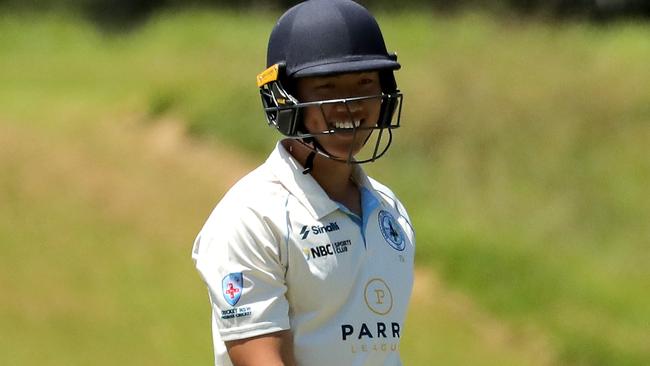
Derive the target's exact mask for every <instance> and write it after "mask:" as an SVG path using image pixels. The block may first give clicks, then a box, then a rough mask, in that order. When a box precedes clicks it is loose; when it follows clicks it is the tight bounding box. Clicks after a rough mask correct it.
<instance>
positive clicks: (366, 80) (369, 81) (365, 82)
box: [359, 78, 375, 86]
mask: <svg viewBox="0 0 650 366" xmlns="http://www.w3.org/2000/svg"><path fill="white" fill-rule="evenodd" d="M374 83H375V80H374V79H371V78H363V79H361V80H359V85H364V86H365V85H372V84H374Z"/></svg>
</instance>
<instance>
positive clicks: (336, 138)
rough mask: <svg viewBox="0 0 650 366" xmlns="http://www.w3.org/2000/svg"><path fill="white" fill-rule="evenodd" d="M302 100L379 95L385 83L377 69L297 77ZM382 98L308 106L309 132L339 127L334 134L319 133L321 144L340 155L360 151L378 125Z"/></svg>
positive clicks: (298, 92) (298, 90) (305, 111)
mask: <svg viewBox="0 0 650 366" xmlns="http://www.w3.org/2000/svg"><path fill="white" fill-rule="evenodd" d="M296 88H297V96H298V100H299V101H300V102H303V103H304V102H315V101H322V100H331V99H343V98H354V97H365V96H379V95H380V94H381V85H380V82H379V73H378V72H376V71H371V72H361V73H348V74H340V75H334V76H317V77H306V78H300V79H297V84H296ZM380 109H381V98H379V97H377V98H370V99H364V100H359V101H352V102H347V103H326V104H323V105H322V106H321V107H319V106H313V107H308V108H306V109H305V110H304V114H303V118H304V120H303V121H304V126H305V128H306V129H307V132H309V133H316V134H317V133H320V132H322V131H327V130H336V133H334V134H328V135H321V136H317V137H315V138H316V140H317V141H318V142H319V143H320V145H321V146H322V147H323V148H324V149H325V150H326V151H327V152H328V153H330V154H332V155H334V156H335V157H337V158H341V159H347V158H348V157H349V156H350V154H351V155H352V156H354V155H355V154H357V153H358V152H359V151H360V150H361V148H362V147H363V145H364V143H365V142H366V140H367V139H368V137H369V136H370V134H371V133H372V131H373V130H372V129H370V128H372V127H375V126H376V125H377V121H378V120H379V114H380Z"/></svg>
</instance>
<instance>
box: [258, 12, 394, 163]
mask: <svg viewBox="0 0 650 366" xmlns="http://www.w3.org/2000/svg"><path fill="white" fill-rule="evenodd" d="M266 63H267V69H266V70H264V71H263V72H262V73H260V74H259V75H258V76H257V85H258V87H259V88H260V94H261V97H262V104H263V106H264V110H265V113H266V117H267V121H268V123H269V125H271V126H273V127H275V128H277V129H278V130H279V131H280V132H281V133H282V134H283V135H285V136H286V137H289V138H295V139H300V140H301V141H307V142H310V143H311V145H313V141H314V139H313V137H315V136H316V135H320V134H331V133H336V132H337V131H336V129H335V128H332V129H331V130H328V131H322V132H321V133H313V132H312V133H307V131H305V130H304V128H303V126H302V112H301V110H302V109H303V108H307V107H310V106H314V105H322V104H327V103H344V104H347V103H351V102H354V101H355V100H359V99H364V98H371V97H376V98H381V102H382V106H381V113H380V117H379V120H378V121H377V124H376V126H374V127H372V129H375V130H379V132H378V133H379V135H380V137H379V138H377V139H376V140H377V143H376V146H375V149H374V153H373V155H372V157H370V158H369V159H366V160H362V161H354V163H364V162H368V161H374V160H376V159H377V158H379V157H380V156H382V155H383V154H384V153H385V152H386V151H387V150H388V147H389V146H390V142H391V140H392V132H391V130H392V129H394V128H397V127H399V120H400V114H401V104H402V103H401V102H402V94H401V92H400V91H399V90H398V88H397V83H396V81H395V77H394V75H393V71H394V70H398V69H399V68H400V64H399V63H398V62H397V55H396V54H394V53H389V52H388V51H387V50H386V45H385V42H384V37H383V36H382V33H381V30H380V28H379V25H378V24H377V21H376V20H375V18H374V17H373V16H372V14H370V12H369V11H368V10H367V9H366V8H364V7H363V6H361V5H359V4H357V3H356V2H354V1H351V0H309V1H305V2H303V3H300V4H298V5H296V6H294V7H293V8H291V9H289V10H288V11H287V12H285V13H284V14H283V15H282V16H281V17H280V19H279V20H278V22H277V23H276V25H275V27H274V28H273V30H272V32H271V36H270V38H269V43H268V50H267V62H266ZM364 71H378V73H379V78H380V83H381V89H382V94H381V95H380V96H367V97H357V98H347V99H337V100H334V101H327V100H325V101H318V102H309V103H301V102H300V101H298V100H297V99H296V97H295V96H294V95H293V94H292V85H294V84H295V80H296V79H298V78H302V77H312V76H329V75H336V74H342V73H354V72H364ZM396 112H397V113H396ZM394 117H396V120H395V121H393V120H394V119H395V118H394ZM384 129H387V130H388V135H389V136H388V140H387V141H388V142H387V143H386V142H385V143H384V144H385V146H384V147H382V148H380V147H379V146H380V142H381V135H382V133H383V130H384ZM312 148H314V149H315V150H319V147H318V146H316V147H312ZM317 152H318V153H321V154H323V155H325V156H327V157H329V158H333V159H336V160H341V159H339V158H337V157H333V156H331V155H330V154H328V153H327V152H323V151H320V150H319V151H317Z"/></svg>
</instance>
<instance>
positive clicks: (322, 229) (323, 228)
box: [300, 221, 341, 240]
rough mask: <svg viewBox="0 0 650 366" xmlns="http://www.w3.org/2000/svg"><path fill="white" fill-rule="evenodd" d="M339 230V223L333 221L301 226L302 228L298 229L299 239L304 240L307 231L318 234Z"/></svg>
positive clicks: (307, 234)
mask: <svg viewBox="0 0 650 366" xmlns="http://www.w3.org/2000/svg"><path fill="white" fill-rule="evenodd" d="M339 230H341V229H340V228H339V224H338V223H336V221H334V222H330V223H329V224H327V225H320V226H319V225H313V226H307V225H305V226H303V227H302V229H300V239H302V240H305V239H307V237H308V236H309V233H312V234H314V235H320V234H324V233H329V232H332V231H339Z"/></svg>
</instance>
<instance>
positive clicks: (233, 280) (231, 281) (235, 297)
mask: <svg viewBox="0 0 650 366" xmlns="http://www.w3.org/2000/svg"><path fill="white" fill-rule="evenodd" d="M243 290H244V276H242V274H241V272H238V273H231V274H229V275H227V276H226V277H224V278H223V280H222V281H221V291H222V293H223V298H224V299H226V302H227V303H228V304H230V306H235V304H236V303H237V301H239V298H240V297H241V293H242V291H243Z"/></svg>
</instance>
